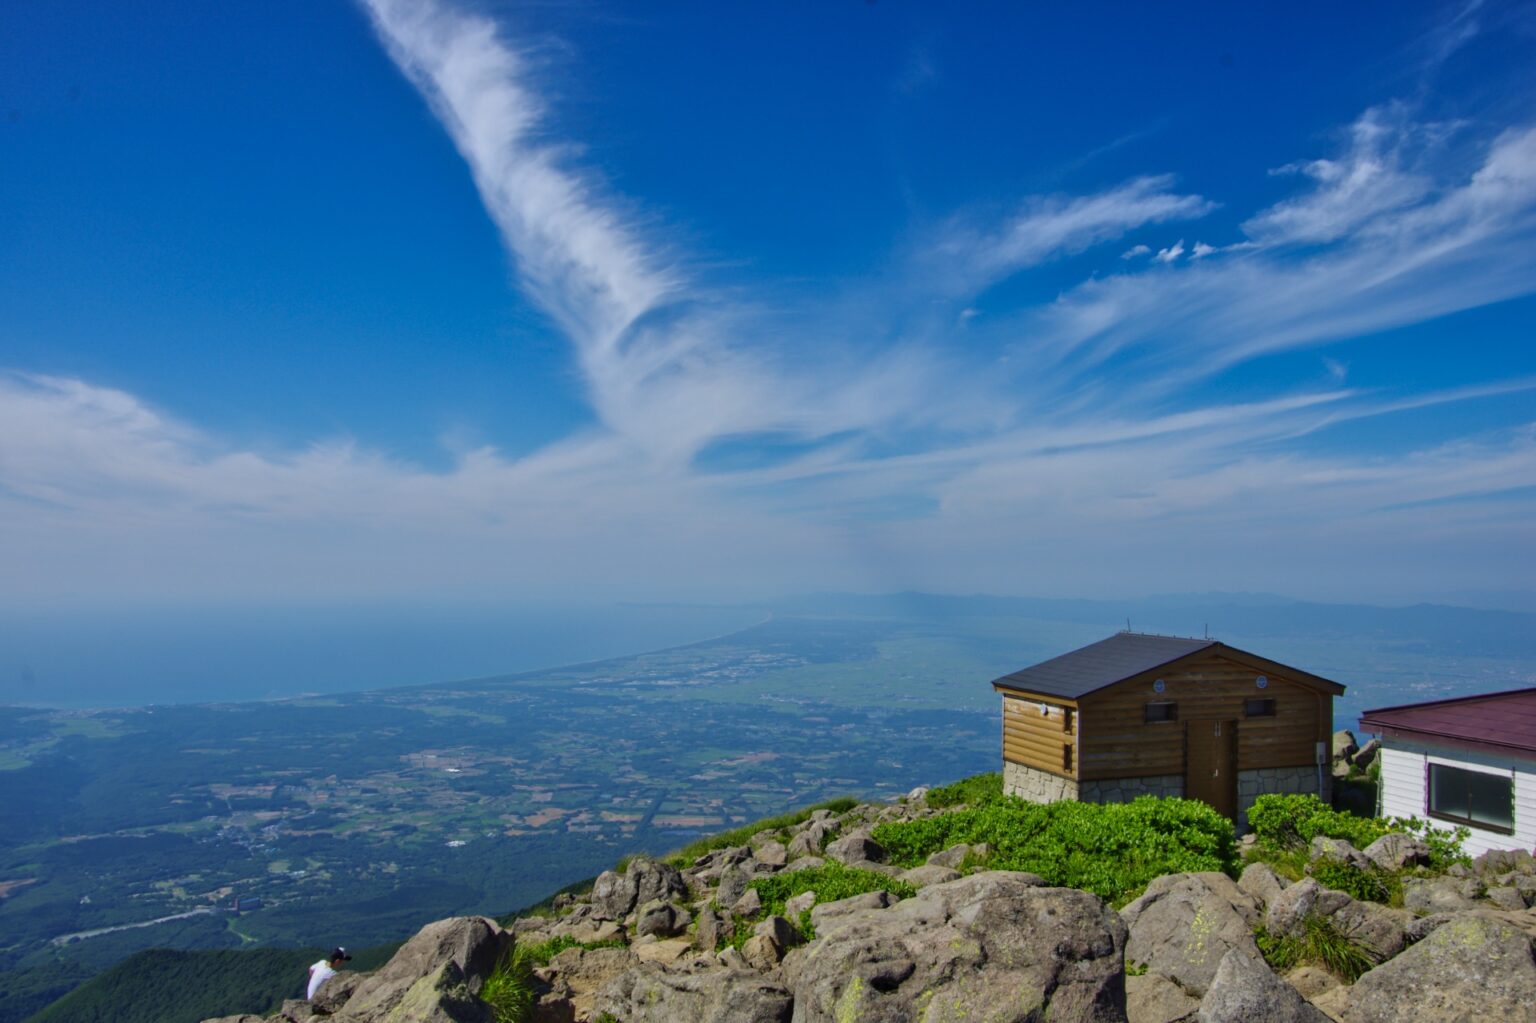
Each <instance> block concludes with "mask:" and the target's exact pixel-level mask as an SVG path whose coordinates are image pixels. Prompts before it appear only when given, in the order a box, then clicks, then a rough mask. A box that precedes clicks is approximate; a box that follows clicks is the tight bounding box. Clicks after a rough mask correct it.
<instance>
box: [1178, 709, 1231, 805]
mask: <svg viewBox="0 0 1536 1023" xmlns="http://www.w3.org/2000/svg"><path fill="white" fill-rule="evenodd" d="M1184 795H1186V796H1188V797H1189V798H1190V799H1199V800H1202V801H1204V802H1207V803H1210V804H1211V805H1212V806H1213V807H1215V808H1216V810H1217V812H1218V813H1220V814H1222V815H1223V816H1226V817H1231V818H1232V819H1234V820H1236V819H1237V722H1236V721H1191V722H1189V723H1188V724H1186V725H1185V726H1184Z"/></svg>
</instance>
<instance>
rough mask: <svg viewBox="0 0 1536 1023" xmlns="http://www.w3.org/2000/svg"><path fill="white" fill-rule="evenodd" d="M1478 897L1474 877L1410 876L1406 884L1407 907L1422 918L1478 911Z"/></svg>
mask: <svg viewBox="0 0 1536 1023" xmlns="http://www.w3.org/2000/svg"><path fill="white" fill-rule="evenodd" d="M1477 894H1478V884H1477V882H1476V881H1475V880H1473V879H1472V878H1470V877H1449V876H1446V877H1428V878H1419V877H1410V878H1405V879H1404V881H1403V908H1404V909H1407V910H1410V911H1411V912H1414V913H1418V914H1421V915H1422V914H1428V913H1459V912H1462V911H1463V910H1468V909H1476V908H1477Z"/></svg>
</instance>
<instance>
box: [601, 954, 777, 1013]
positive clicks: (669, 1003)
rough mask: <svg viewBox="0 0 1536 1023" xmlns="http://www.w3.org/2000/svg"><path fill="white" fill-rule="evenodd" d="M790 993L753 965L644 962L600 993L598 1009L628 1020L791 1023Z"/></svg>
mask: <svg viewBox="0 0 1536 1023" xmlns="http://www.w3.org/2000/svg"><path fill="white" fill-rule="evenodd" d="M791 1007H792V1006H791V999H790V996H789V992H788V991H787V990H786V989H785V988H784V986H783V985H782V984H780V983H779V982H778V981H776V980H773V979H770V978H768V977H765V976H763V975H762V974H760V973H757V972H755V971H752V970H741V969H720V968H713V969H697V970H695V969H691V968H688V967H679V966H662V965H659V964H656V963H645V964H643V965H641V966H639V967H637V968H635V969H632V970H628V971H626V972H625V973H623V974H621V975H620V976H618V977H616V978H614V980H612V981H611V982H609V984H608V985H607V986H605V987H604V988H603V989H602V991H600V992H599V993H598V996H597V1000H596V1003H595V1005H594V1011H595V1013H597V1014H601V1013H608V1014H609V1015H611V1016H613V1017H614V1018H615V1019H620V1020H623V1021H624V1023H789V1019H790V1011H791Z"/></svg>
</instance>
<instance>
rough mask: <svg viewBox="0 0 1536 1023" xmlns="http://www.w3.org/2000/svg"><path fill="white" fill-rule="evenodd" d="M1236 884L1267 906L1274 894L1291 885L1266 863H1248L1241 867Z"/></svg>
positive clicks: (1261, 904) (1260, 903) (1259, 902)
mask: <svg viewBox="0 0 1536 1023" xmlns="http://www.w3.org/2000/svg"><path fill="white" fill-rule="evenodd" d="M1237 886H1238V887H1239V888H1241V889H1242V890H1243V891H1245V892H1247V893H1248V894H1249V895H1252V896H1253V898H1254V899H1255V901H1257V902H1258V904H1259V905H1260V906H1268V905H1269V904H1270V902H1271V901H1273V900H1274V898H1275V896H1277V895H1279V894H1280V893H1281V892H1283V891H1285V890H1286V889H1287V888H1289V887H1290V886H1291V882H1289V881H1287V880H1286V879H1285V878H1283V877H1281V876H1280V875H1279V874H1278V873H1276V872H1275V868H1274V867H1271V866H1270V865H1269V864H1268V863H1250V864H1248V866H1246V867H1244V868H1243V873H1242V876H1241V877H1239V878H1238V879H1237Z"/></svg>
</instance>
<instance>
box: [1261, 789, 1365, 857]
mask: <svg viewBox="0 0 1536 1023" xmlns="http://www.w3.org/2000/svg"><path fill="white" fill-rule="evenodd" d="M1248 826H1249V827H1251V828H1253V831H1254V834H1256V835H1258V836H1259V839H1260V840H1261V841H1265V842H1270V843H1273V844H1274V845H1277V846H1280V847H1282V848H1286V847H1291V846H1297V845H1306V844H1307V843H1309V842H1311V841H1312V839H1314V838H1316V837H1317V836H1318V835H1326V836H1327V837H1329V838H1341V839H1343V840H1344V841H1346V842H1348V843H1349V844H1351V845H1353V846H1354V847H1355V848H1357V849H1363V848H1365V847H1366V846H1368V845H1370V844H1371V843H1372V842H1374V841H1376V839H1378V838H1380V837H1381V836H1382V835H1385V834H1387V832H1389V831H1390V830H1391V828H1390V827H1389V826H1388V825H1387V823H1386V822H1385V821H1379V820H1376V819H1374V818H1371V817H1356V816H1355V815H1354V814H1352V813H1342V812H1340V811H1338V810H1335V809H1333V807H1331V806H1329V805H1328V804H1327V803H1324V802H1323V801H1322V800H1321V799H1318V798H1317V797H1316V796H1314V795H1290V796H1280V795H1268V796H1260V797H1259V798H1258V799H1256V800H1254V803H1253V807H1252V809H1250V810H1249V811H1248Z"/></svg>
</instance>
